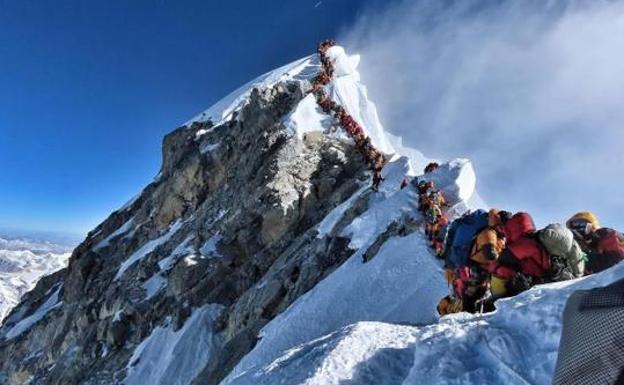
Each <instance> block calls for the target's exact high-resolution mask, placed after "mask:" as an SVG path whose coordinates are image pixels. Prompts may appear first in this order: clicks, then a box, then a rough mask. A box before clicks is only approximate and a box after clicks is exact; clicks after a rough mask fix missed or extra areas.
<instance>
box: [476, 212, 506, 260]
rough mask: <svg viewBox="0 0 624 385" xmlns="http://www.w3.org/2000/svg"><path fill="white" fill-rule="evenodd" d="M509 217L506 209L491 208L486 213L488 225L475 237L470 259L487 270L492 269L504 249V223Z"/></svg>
mask: <svg viewBox="0 0 624 385" xmlns="http://www.w3.org/2000/svg"><path fill="white" fill-rule="evenodd" d="M509 218H511V213H510V212H508V211H500V210H497V209H491V210H490V211H489V213H488V227H486V228H485V229H484V230H482V231H481V232H480V233H479V234H477V237H476V238H475V240H474V242H473V244H472V249H471V252H470V259H471V260H472V261H474V262H476V263H477V264H479V265H480V266H481V267H482V268H483V269H485V270H487V271H490V272H491V271H493V269H494V268H495V265H496V261H497V260H498V258H499V256H500V255H501V253H502V252H503V250H505V230H504V225H505V223H506V222H507V220H508V219H509Z"/></svg>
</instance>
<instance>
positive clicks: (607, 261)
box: [566, 211, 624, 274]
mask: <svg viewBox="0 0 624 385" xmlns="http://www.w3.org/2000/svg"><path fill="white" fill-rule="evenodd" d="M566 226H567V227H568V228H569V229H570V230H572V233H573V234H574V238H575V239H576V241H577V242H578V243H579V245H580V246H581V248H582V249H583V251H584V252H585V253H587V255H588V261H587V263H586V264H585V274H592V273H598V272H601V271H603V270H606V269H608V268H610V267H611V266H613V265H615V264H617V263H618V262H620V261H621V260H622V259H624V235H622V233H620V232H618V231H616V230H613V229H610V228H606V227H600V222H599V221H598V218H597V217H596V216H595V215H594V214H593V213H591V212H588V211H583V212H580V213H577V214H575V215H573V216H572V218H570V219H569V220H568V221H567V222H566Z"/></svg>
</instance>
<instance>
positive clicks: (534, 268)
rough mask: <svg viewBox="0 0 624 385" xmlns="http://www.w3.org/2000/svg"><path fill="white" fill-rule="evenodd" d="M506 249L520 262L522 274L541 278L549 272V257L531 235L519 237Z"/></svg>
mask: <svg viewBox="0 0 624 385" xmlns="http://www.w3.org/2000/svg"><path fill="white" fill-rule="evenodd" d="M507 249H509V251H510V252H511V253H512V254H513V256H514V257H515V258H516V259H517V260H518V261H519V262H520V271H521V272H522V273H524V274H527V275H530V276H532V277H540V278H541V277H544V276H546V275H547V274H548V273H549V272H550V255H549V254H548V252H547V251H546V249H545V248H544V247H543V246H542V245H541V244H540V243H539V242H538V241H537V239H535V238H533V236H532V235H529V234H525V235H523V236H521V237H520V238H518V239H516V240H515V241H514V242H512V243H509V244H508V245H507Z"/></svg>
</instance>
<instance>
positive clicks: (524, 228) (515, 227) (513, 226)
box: [504, 212, 535, 243]
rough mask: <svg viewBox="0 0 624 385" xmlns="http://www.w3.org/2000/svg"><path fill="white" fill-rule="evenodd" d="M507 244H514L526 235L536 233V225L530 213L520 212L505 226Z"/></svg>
mask: <svg viewBox="0 0 624 385" xmlns="http://www.w3.org/2000/svg"><path fill="white" fill-rule="evenodd" d="M504 231H505V237H506V238H507V243H510V242H514V241H515V240H516V239H518V238H520V237H521V236H522V235H524V234H526V233H531V232H534V231H535V223H533V218H531V216H530V215H529V214H528V213H523V212H519V213H516V214H514V215H513V216H512V217H511V218H509V220H508V221H507V223H505V226H504Z"/></svg>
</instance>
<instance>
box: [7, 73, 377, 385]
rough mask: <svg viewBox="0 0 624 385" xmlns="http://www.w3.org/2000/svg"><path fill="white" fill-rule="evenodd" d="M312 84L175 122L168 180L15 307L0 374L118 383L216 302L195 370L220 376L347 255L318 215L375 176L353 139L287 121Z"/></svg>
mask: <svg viewBox="0 0 624 385" xmlns="http://www.w3.org/2000/svg"><path fill="white" fill-rule="evenodd" d="M306 87H308V83H307V82H305V81H297V80H292V81H285V82H279V83H277V84H276V85H274V86H273V87H270V88H265V89H254V90H253V92H252V93H251V95H250V96H249V100H248V102H247V103H246V104H245V106H244V107H242V108H241V109H239V110H238V111H237V112H236V113H235V114H234V116H232V118H231V119H229V120H227V121H226V122H224V123H223V124H220V125H217V126H212V124H211V123H210V122H203V123H195V124H192V125H191V126H190V127H181V128H179V129H177V130H175V131H174V132H173V133H171V134H169V135H168V136H167V137H166V138H165V139H164V143H163V165H162V169H161V172H160V174H159V176H158V177H157V179H156V180H155V181H154V182H153V183H151V184H150V185H149V186H147V187H146V188H145V189H144V190H143V192H142V193H141V194H140V195H139V196H138V198H136V199H135V200H134V201H133V202H131V203H130V204H128V205H127V207H124V208H122V209H120V210H118V211H116V212H114V213H113V214H112V215H111V216H110V217H109V218H108V219H107V220H106V221H104V222H103V223H102V224H101V225H99V226H98V227H97V228H96V229H95V230H93V231H92V232H91V233H89V235H88V237H87V239H86V240H85V241H84V242H83V243H82V244H81V245H80V246H79V247H78V248H77V249H76V250H75V252H74V253H73V255H72V256H71V260H70V263H69V267H68V268H67V269H64V270H62V271H60V272H58V273H56V274H54V275H52V276H48V277H46V278H45V279H43V280H42V281H41V282H39V284H38V285H37V287H36V288H35V289H34V290H33V291H32V292H30V293H29V294H27V295H26V297H25V298H24V300H23V301H22V302H21V303H20V304H19V305H18V306H17V307H16V308H15V309H14V310H13V312H12V313H11V314H10V315H9V317H8V318H7V320H6V322H5V324H4V326H3V327H2V329H0V336H1V339H2V341H1V342H0V373H1V374H0V383H2V384H23V383H29V384H114V383H120V382H122V381H124V380H123V379H124V378H125V377H126V376H127V375H129V372H132V370H133V368H134V367H136V366H137V365H138V363H137V362H131V358H132V356H133V353H134V352H135V348H136V347H137V346H140V344H141V343H142V342H145V341H146V340H147V339H149V337H150V336H154V333H155V331H156V332H159V331H162V330H164V329H167V328H168V329H167V330H168V331H170V332H171V333H173V334H175V333H176V332H178V331H180V330H183V329H184V325H185V324H186V323H187V322H189V318H190V317H191V316H192V315H193V314H194V313H195V312H196V310H197V309H204V308H205V307H206V306H208V305H210V306H211V311H210V316H209V317H208V316H207V317H205V319H204V322H200V323H199V324H197V326H196V327H197V328H206V331H207V333H206V334H207V335H209V336H210V337H209V338H210V341H209V345H210V349H211V354H210V356H209V357H206V358H205V359H203V362H199V363H198V365H195V366H194V368H193V370H192V371H195V372H196V373H192V375H191V376H190V378H192V379H195V382H196V383H202V384H216V383H218V382H219V380H220V379H222V378H223V377H224V376H225V375H226V374H227V373H228V371H229V370H230V369H231V368H232V367H233V365H235V364H236V363H237V362H238V361H239V360H240V358H241V357H242V356H243V355H245V354H246V353H247V352H248V351H249V350H250V349H251V348H252V347H253V346H254V345H255V343H256V338H257V337H256V336H257V335H258V332H259V330H260V328H261V327H262V326H263V325H265V324H266V323H267V322H268V321H270V320H271V319H272V318H274V317H275V316H276V315H277V314H279V313H280V312H281V311H282V310H283V309H285V308H286V307H287V306H288V305H289V304H291V303H292V302H293V301H294V300H295V299H297V298H298V297H299V296H300V295H301V294H302V293H305V292H306V291H308V290H309V289H310V288H311V287H313V286H314V285H315V284H316V283H317V282H318V281H319V280H321V279H322V278H323V277H325V276H326V275H327V274H328V273H329V272H331V271H332V270H333V269H335V268H336V267H337V266H338V265H340V264H341V262H343V261H344V260H345V259H346V258H347V257H349V256H350V255H351V254H352V253H353V251H352V250H350V249H349V248H348V247H347V244H348V240H347V239H345V238H342V237H340V236H326V237H317V231H316V230H315V225H316V224H317V223H318V222H320V221H321V219H323V218H324V217H325V215H326V214H327V213H328V212H329V211H330V210H331V209H333V208H334V207H335V206H337V205H338V204H340V203H341V202H343V201H344V200H346V199H347V198H348V197H350V196H351V195H352V194H353V193H354V192H355V191H356V190H358V189H359V188H360V187H361V184H362V183H368V178H369V177H368V175H367V174H366V172H365V165H364V164H363V162H362V160H361V157H360V155H358V154H357V153H356V152H355V151H354V149H353V146H352V145H351V144H349V143H348V142H345V141H343V140H340V139H337V138H335V137H330V136H325V135H322V134H321V133H307V134H306V135H304V136H303V137H302V138H299V137H298V136H297V135H293V134H292V133H291V132H289V131H288V130H287V129H286V127H285V125H284V123H283V122H284V119H285V117H286V116H287V114H288V113H289V112H290V111H291V110H293V108H294V107H295V106H296V105H297V103H298V102H299V101H300V100H301V99H302V98H303V96H304V92H305V91H306ZM364 206H365V204H364V203H363V204H362V205H359V206H358V205H356V206H354V208H353V209H352V210H353V211H356V212H354V213H350V214H349V213H347V214H346V215H356V214H357V211H358V210H363V209H364V208H365V207H364ZM339 230H340V225H338V226H336V228H335V230H334V232H338V231H339ZM143 347H145V344H144V345H143ZM198 355H200V354H199V353H198ZM192 359H198V358H197V357H193V358H192ZM139 366H140V365H139ZM127 368H129V370H128V369H127ZM197 368H200V370H198V369H197ZM187 377H188V375H187ZM144 383H148V382H144Z"/></svg>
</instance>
